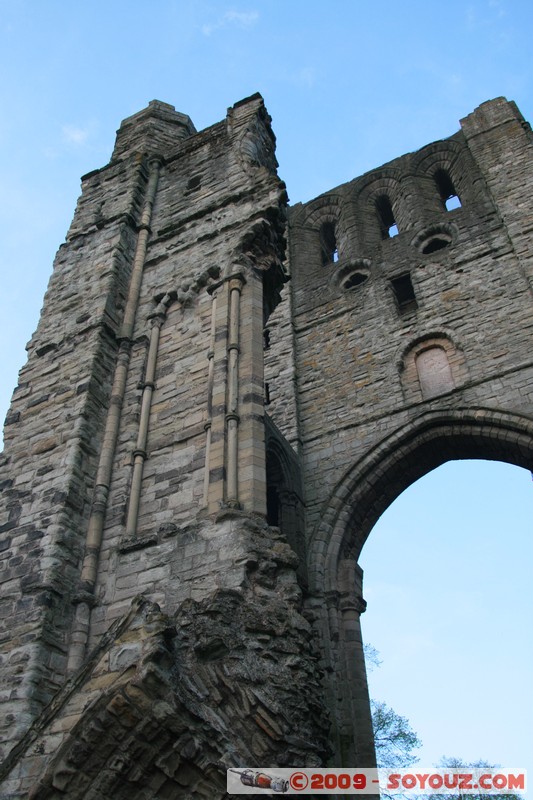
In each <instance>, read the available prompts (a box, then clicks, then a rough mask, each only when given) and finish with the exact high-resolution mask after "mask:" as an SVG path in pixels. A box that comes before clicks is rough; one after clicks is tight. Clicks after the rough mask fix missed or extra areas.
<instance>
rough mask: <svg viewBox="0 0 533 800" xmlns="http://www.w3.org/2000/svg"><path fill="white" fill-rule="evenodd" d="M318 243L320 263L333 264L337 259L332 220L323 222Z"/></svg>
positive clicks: (335, 236)
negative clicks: (320, 251) (320, 254)
mask: <svg viewBox="0 0 533 800" xmlns="http://www.w3.org/2000/svg"><path fill="white" fill-rule="evenodd" d="M320 244H321V247H322V264H323V266H326V264H335V263H336V262H337V261H338V260H339V251H338V248H337V235H336V232H335V225H334V223H333V222H324V224H323V225H322V227H321V228H320Z"/></svg>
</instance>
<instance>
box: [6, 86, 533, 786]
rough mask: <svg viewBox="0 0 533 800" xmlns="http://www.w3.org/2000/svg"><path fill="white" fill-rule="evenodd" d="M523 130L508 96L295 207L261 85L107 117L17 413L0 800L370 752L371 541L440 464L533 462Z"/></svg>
mask: <svg viewBox="0 0 533 800" xmlns="http://www.w3.org/2000/svg"><path fill="white" fill-rule="evenodd" d="M531 144H532V138H531V131H530V128H529V125H528V124H527V123H525V122H524V120H523V118H522V116H521V115H520V113H519V111H518V109H517V108H516V106H515V105H514V103H510V102H507V101H506V100H505V99H503V98H499V99H496V100H493V101H490V102H487V103H484V104H483V105H482V106H480V107H479V108H478V109H476V110H475V111H474V112H473V113H472V114H470V115H469V116H468V117H466V118H465V119H464V120H462V122H461V129H460V130H459V131H458V132H457V133H456V134H454V135H453V136H451V137H450V138H448V139H445V140H442V141H439V142H435V143H433V144H429V145H427V146H426V147H424V148H422V149H421V150H420V151H418V152H416V153H412V154H408V155H405V156H401V157H400V158H397V159H395V160H394V161H392V162H390V163H389V164H386V165H384V166H383V167H380V168H379V169H376V170H373V171H371V172H369V173H367V174H365V175H363V176H362V177H359V178H356V179H355V180H353V181H351V182H349V183H346V184H344V185H342V186H339V187H337V188H335V189H333V190H331V191H330V192H327V193H325V194H323V195H321V196H320V197H318V198H316V199H314V200H312V201H310V202H308V203H305V204H301V203H299V204H297V205H295V206H293V207H291V208H289V207H288V205H287V194H286V191H285V185H284V184H283V183H282V182H281V181H280V179H279V178H278V176H277V172H276V168H277V162H276V158H275V152H274V151H275V140H274V135H273V133H272V129H271V126H270V118H269V116H268V114H267V112H266V110H265V107H264V104H263V101H262V99H261V97H260V96H259V95H255V96H253V97H250V98H248V99H246V100H243V101H242V102H240V103H237V104H236V105H235V106H233V107H232V108H231V109H229V111H228V114H227V116H226V118H225V119H224V120H223V121H222V122H220V123H218V124H216V125H213V126H212V127H210V128H207V129H206V130H203V131H200V132H196V130H195V128H194V126H193V124H192V122H191V120H190V119H189V117H187V116H185V115H184V114H181V113H178V112H176V111H175V110H174V108H173V107H172V106H169V105H167V104H165V103H161V102H157V101H154V102H152V103H150V104H149V105H148V107H147V108H146V109H144V110H143V111H141V112H139V113H138V114H135V115H134V116H132V117H130V118H128V119H126V120H125V121H124V122H123V123H122V125H121V127H120V129H119V131H118V135H117V140H116V145H115V149H114V151H113V154H112V157H111V161H110V162H109V164H108V165H107V166H105V167H103V168H102V169H99V170H96V171H94V172H92V173H90V174H88V175H86V176H85V177H84V178H83V181H82V194H81V197H80V199H79V202H78V206H77V209H76V212H75V215H74V220H73V222H72V225H71V227H70V230H69V232H68V234H67V239H66V242H65V244H63V245H62V246H61V247H60V249H59V252H58V254H57V258H56V261H55V265H54V272H53V275H52V278H51V280H50V284H49V287H48V291H47V294H46V297H45V303H44V309H43V313H42V317H41V320H40V323H39V326H38V328H37V331H36V332H35V334H34V336H33V337H32V339H31V341H30V343H29V345H28V362H27V364H26V365H25V366H24V367H23V369H22V370H21V373H20V381H19V385H18V386H17V388H16V389H15V393H14V395H13V401H12V405H11V408H10V411H9V414H8V416H7V418H6V427H5V451H4V453H3V455H2V456H1V459H2V460H1V463H0V469H1V472H0V487H1V489H2V504H1V518H0V532H1V533H0V558H1V560H0V582H1V587H2V588H1V592H0V611H1V613H0V619H1V626H2V627H1V636H2V643H1V649H0V673H1V684H0V686H1V688H0V707H1V709H2V711H1V713H0V742H1V744H0V746H1V757H2V759H3V761H2V766H1V767H0V787H1V789H0V792H1V796H2V797H3V798H6V799H7V798H9V799H10V800H15V798H17V799H19V798H26V797H28V798H32V800H44V799H45V798H47V799H52V798H53V799H54V800H55V799H56V798H71V799H74V798H76V799H78V798H79V799H80V800H81V798H86V799H87V800H89V798H99V800H102V799H103V800H106V799H107V798H109V800H111V799H112V800H121V799H122V798H127V800H131V799H132V798H135V800H141V799H142V800H148V799H149V798H150V799H151V798H153V800H156V798H161V799H164V798H178V797H183V798H186V797H187V798H189V797H194V798H205V799H206V800H208V799H209V800H214V799H215V798H223V797H225V796H226V795H225V791H226V790H225V785H226V784H225V769H226V768H227V767H232V766H254V765H257V766H260V767H266V766H269V765H270V766H273V765H277V766H280V767H281V766H306V765H309V766H311V765H322V764H325V763H331V764H332V765H334V766H354V767H355V766H359V767H371V766H373V765H374V764H375V755H374V748H373V739H372V727H371V719H370V710H369V700H368V690H367V684H366V674H365V665H364V658H363V652H362V641H361V629H360V615H361V613H362V612H363V611H364V610H365V606H366V603H365V601H364V599H363V588H362V571H361V569H360V567H359V566H358V556H359V553H360V551H361V548H362V546H363V544H364V541H365V539H366V537H367V536H368V534H369V532H370V530H371V528H372V526H373V524H374V523H375V521H376V520H377V518H378V517H379V515H380V514H381V513H382V511H384V509H385V508H386V507H387V506H388V505H389V504H390V503H391V502H392V500H394V499H395V498H396V497H397V496H398V495H399V494H400V492H401V491H403V489H404V488H406V487H407V486H408V485H409V484H411V483H412V482H413V481H414V480H416V479H417V478H419V477H421V476H422V475H423V474H425V473H427V472H428V471H430V470H431V469H433V468H434V467H437V466H438V465H440V464H442V463H443V462H445V461H447V460H449V459H457V458H475V457H479V458H488V459H499V460H504V461H509V462H512V463H514V464H517V465H520V466H525V467H527V468H529V469H530V468H531V466H532V464H533V457H532V456H533V356H532V352H533V347H532V345H533V313H532V312H533V298H532V280H533V246H532V244H533V242H532V237H533V221H532V220H533V217H532V203H531V196H532V189H533V171H532V159H531Z"/></svg>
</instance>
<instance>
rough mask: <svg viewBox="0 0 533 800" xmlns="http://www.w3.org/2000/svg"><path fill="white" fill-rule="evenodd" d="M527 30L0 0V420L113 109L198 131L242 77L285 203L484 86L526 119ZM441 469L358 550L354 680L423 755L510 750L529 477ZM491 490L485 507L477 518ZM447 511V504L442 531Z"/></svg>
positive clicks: (439, 13) (438, 120) (467, 106)
mask: <svg viewBox="0 0 533 800" xmlns="http://www.w3.org/2000/svg"><path fill="white" fill-rule="evenodd" d="M532 33H533V3H531V2H530V0H523V1H522V2H520V0H515V1H513V0H472V1H471V2H469V0H461V1H460V2H459V1H458V0H447V2H446V3H443V2H431V0H425V2H421V1H419V0H414V1H413V0H406V2H404V3H403V4H400V3H398V2H391V0H382V2H380V3H376V2H367V1H366V0H364V1H363V0H332V1H331V2H330V3H328V4H326V3H324V2H321V3H318V2H314V1H313V0H307V1H306V2H304V1H303V0H284V1H283V2H282V1H281V0H269V2H266V0H263V1H262V2H258V1H257V0H250V2H234V3H231V2H218V1H215V2H204V0H194V2H192V1H191V2H186V1H183V2H172V0H152V2H150V3H147V2H139V0H128V2H126V1H125V0H106V2H103V0H92V2H91V3H76V2H72V3H68V2H66V1H65V0H62V1H61V2H60V1H59V0H47V1H46V2H42V0H17V1H15V0H11V1H10V0H0V99H1V102H2V115H1V119H0V162H1V163H0V189H1V191H0V275H1V293H0V342H2V352H1V363H2V380H1V384H0V413H1V414H2V416H3V414H4V413H5V411H6V410H7V406H8V403H9V397H10V395H11V391H12V388H13V387H14V385H15V384H16V375H17V370H18V369H19V368H20V366H21V365H22V363H23V361H24V345H25V343H26V342H27V340H28V339H29V337H30V335H31V333H32V331H33V330H34V328H35V326H36V323H37V319H38V314H39V309H40V307H41V303H42V297H43V294H44V290H45V288H46V284H47V281H48V277H49V274H50V270H51V264H52V260H53V256H54V253H55V251H56V249H57V247H58V246H59V244H60V243H61V242H62V241H63V239H64V236H65V233H66V230H67V228H68V225H69V223H70V220H71V218H72V214H73V210H74V206H75V203H76V199H77V196H78V193H79V185H80V176H81V175H82V174H84V173H86V172H88V171H90V170H92V169H95V168H97V167H100V166H103V165H104V164H105V163H106V162H107V161H108V159H109V157H110V154H111V150H112V147H113V142H114V136H115V131H116V129H117V127H118V126H119V124H120V121H121V120H122V119H123V118H124V117H126V116H128V115H130V114H132V113H134V112H136V111H138V110H139V109H141V108H143V107H144V106H146V104H147V103H148V101H150V100H152V99H154V98H157V99H159V100H163V101H166V102H169V103H172V104H173V105H175V106H176V108H177V109H178V110H179V111H182V112H185V113H187V114H189V115H190V116H191V118H192V119H193V121H194V123H195V125H196V127H197V128H198V129H200V128H203V127H206V126H207V125H210V124H212V123H214V122H216V121H218V120H219V119H222V118H223V117H224V115H225V112H226V108H227V107H228V106H230V105H232V104H233V103H234V102H236V101H237V100H240V99H241V98H243V97H246V96H248V95H250V94H252V93H253V92H256V91H260V92H261V93H262V94H263V96H264V98H265V101H266V104H267V107H268V109H269V111H270V113H271V115H272V117H273V125H274V130H275V132H276V135H277V137H278V160H279V162H280V175H281V177H282V178H283V179H284V180H285V181H286V183H287V186H288V191H289V195H290V198H291V201H292V202H298V201H300V200H303V201H305V200H308V199H310V198H311V197H314V196H316V195H318V194H320V193H321V192H323V191H326V190H327V189H330V188H332V187H334V186H336V185H337V184H339V183H342V182H344V181H347V180H351V179H352V178H354V177H356V176H357V175H360V174H361V173H363V172H365V171H366V170H369V169H372V168H374V167H378V166H380V165H381V164H383V163H384V162H386V161H388V160H389V159H391V158H394V157H396V156H399V155H402V154H403V153H405V152H408V151H412V150H416V149H417V148H419V147H421V146H423V145H425V144H427V143H429V142H431V141H434V140H436V139H439V138H444V137H446V136H449V135H450V134H452V133H454V132H455V131H456V130H457V129H458V127H459V124H458V121H459V119H460V118H462V117H463V116H465V115H467V114H468V113H470V112H471V111H472V110H473V109H474V108H475V107H476V106H477V105H479V104H480V103H481V102H483V101H485V100H487V99H490V98H493V97H497V96H499V95H504V96H506V97H507V98H508V99H513V100H515V101H516V102H517V103H518V105H519V107H520V108H521V110H522V112H523V113H524V115H525V117H526V118H527V119H530V120H531V119H533V85H532V69H531V36H532ZM460 469H462V470H470V471H469V472H468V473H466V474H465V473H463V472H461V473H456V472H454V469H453V468H452V467H451V466H450V465H447V466H445V467H444V468H442V469H441V470H439V471H438V472H436V473H434V474H432V475H431V476H429V477H428V478H427V479H426V480H427V481H430V482H431V484H432V485H431V491H430V489H429V488H428V487H425V488H424V487H423V488H422V490H421V495H420V496H418V499H415V500H413V501H412V502H413V510H411V511H410V512H407V511H405V508H406V504H407V503H408V502H411V501H409V497H410V496H411V493H414V494H413V497H417V494H416V493H417V491H418V485H417V486H415V487H413V488H412V489H411V490H409V491H408V492H406V493H405V494H404V495H403V496H402V497H401V498H400V500H399V501H397V505H398V507H399V509H400V510H399V511H397V510H396V504H395V506H394V507H393V508H392V509H391V510H390V511H389V512H388V514H387V515H386V516H385V517H383V519H382V521H381V523H380V524H379V527H378V528H376V529H375V530H374V531H373V533H372V535H371V537H370V541H369V543H368V546H367V548H365V551H364V552H363V557H362V562H363V566H364V567H365V571H366V587H367V588H366V595H367V598H368V600H369V609H368V612H367V614H366V615H365V617H364V618H363V621H364V624H365V633H366V636H367V638H368V639H369V640H370V641H371V642H372V643H373V644H374V646H376V647H377V648H378V649H379V650H380V651H381V653H382V656H383V658H384V664H383V666H382V667H381V668H380V670H378V671H376V672H375V673H374V674H373V675H372V685H373V687H375V688H374V690H375V693H376V695H377V696H378V697H379V698H380V699H383V700H385V701H387V702H389V703H390V704H391V705H393V706H394V707H395V708H397V710H398V711H399V712H400V713H402V714H404V715H406V716H407V717H409V718H410V719H411V721H412V723H413V726H414V727H415V728H416V729H417V731H418V733H419V735H420V737H421V738H422V740H423V741H424V742H425V743H426V746H427V750H426V752H425V753H424V760H425V762H426V763H430V762H431V761H433V760H436V759H437V758H438V757H439V756H440V755H443V754H446V755H458V756H463V757H465V758H488V759H492V760H496V761H499V762H500V763H502V764H503V765H509V766H515V765H518V766H521V765H523V764H524V763H525V759H526V757H527V755H528V752H529V751H530V750H531V749H532V748H531V746H529V748H528V747H527V745H528V744H531V734H530V726H531V719H532V718H533V708H532V706H533V701H532V697H531V689H530V684H531V680H530V678H528V676H527V674H526V673H527V672H528V671H529V669H530V667H529V665H530V664H531V661H532V658H531V657H532V652H531V647H532V645H531V624H530V619H529V616H528V614H530V612H531V606H532V591H531V588H530V586H529V585H528V584H529V581H528V576H527V574H526V572H525V566H524V565H531V563H532V556H533V552H532V549H533V545H532V542H531V527H532V526H531V496H532V495H531V492H532V491H533V485H532V483H531V480H530V477H529V475H528V474H527V473H526V472H525V471H517V470H513V468H510V467H507V466H497V465H489V467H484V466H483V464H478V465H477V466H476V467H475V468H474V469H472V468H471V467H469V466H468V465H467V464H462V465H461V467H460ZM485 469H490V470H491V472H490V477H489V473H486V472H485V471H484V470H485ZM494 470H496V472H494ZM494 475H495V476H496V477H493V476H494ZM517 476H518V477H517ZM435 482H437V483H435ZM491 482H492V483H491ZM433 484H435V485H433ZM450 486H453V487H455V488H458V489H461V490H462V495H464V496H463V497H462V499H461V500H459V499H457V502H454V504H449V503H443V502H442V497H444V496H446V492H447V491H449V487H450ZM489 486H490V487H492V488H491V490H490V491H489V494H488V495H487V496H486V497H485V498H484V499H479V497H477V494H476V492H477V491H478V490H480V491H482V490H483V489H487V487H489ZM476 498H477V499H476ZM496 499H498V500H499V501H500V502H501V504H502V506H501V509H503V510H502V511H501V512H499V513H501V516H500V517H498V516H497V514H496V512H495V511H494V510H493V509H492V506H490V508H491V510H490V512H489V513H487V507H488V505H489V501H491V503H492V501H493V500H494V501H495V500H496ZM437 505H438V508H439V512H438V514H436V513H435V508H436V506H437ZM450 505H453V507H454V509H455V511H456V512H457V516H456V517H455V518H454V519H453V520H452V521H450V522H449V523H447V524H444V526H442V525H441V524H440V523H441V517H442V514H443V513H444V510H450V508H449V506H450ZM511 512H512V513H511ZM496 520H498V521H497V522H496ZM437 522H438V523H439V525H438V526H437ZM415 523H416V524H415ZM489 542H490V544H489ZM436 554H438V558H437V556H436ZM481 557H483V562H482V563H483V568H482V569H481V568H480V566H479V565H480V558H481ZM463 559H464V563H463ZM506 559H507V560H506ZM466 563H468V564H470V567H468V569H469V570H470V572H469V571H468V569H467V567H466V566H465V564H466ZM429 566H431V569H430V568H429ZM437 567H438V568H439V569H442V570H443V572H442V574H441V576H440V577H439V578H438V579H437V578H435V577H433V575H434V573H433V571H432V570H433V569H434V568H435V569H436V568H437ZM463 570H467V571H466V572H464V571H463ZM471 573H474V574H473V575H472V577H471ZM402 576H405V578H407V576H408V579H404V578H403V577H402ZM474 577H475V578H476V579H477V580H480V583H476V584H475V586H476V587H477V588H474ZM517 592H518V594H517ZM402 604H403V605H402ZM402 609H403V611H402ZM435 620H446V621H447V625H444V623H442V625H441V623H440V622H439V623H438V625H436V623H435ZM480 630H481V631H483V635H482V636H481V635H480V633H479V631H480ZM442 636H444V637H446V638H447V640H448V643H447V644H446V643H442V642H440V638H439V637H442ZM456 637H461V638H460V639H459V638H456ZM506 679H509V683H510V686H509V688H508V689H507V690H506V691H505V692H501V691H500V690H499V689H498V690H496V688H495V687H497V685H498V683H501V681H502V680H506ZM528 692H529V694H528ZM480 698H484V702H486V703H488V704H489V708H490V715H489V718H488V719H489V721H487V717H486V716H483V715H481V712H480V710H479V703H480V702H481V701H480ZM439 704H440V705H439ZM454 704H455V705H454ZM476 726H477V727H476ZM532 779H533V765H532Z"/></svg>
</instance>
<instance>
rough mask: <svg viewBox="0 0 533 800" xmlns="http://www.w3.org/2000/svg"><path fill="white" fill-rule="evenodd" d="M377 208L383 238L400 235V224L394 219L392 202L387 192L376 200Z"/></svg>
mask: <svg viewBox="0 0 533 800" xmlns="http://www.w3.org/2000/svg"><path fill="white" fill-rule="evenodd" d="M376 210H377V212H378V218H379V223H380V228H381V237H382V239H392V237H393V236H397V235H398V232H399V231H398V225H397V223H396V220H395V219H394V212H393V210H392V204H391V201H390V199H389V198H388V197H387V195H386V194H382V195H381V197H378V199H377V200H376Z"/></svg>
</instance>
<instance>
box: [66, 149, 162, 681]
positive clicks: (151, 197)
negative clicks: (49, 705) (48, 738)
mask: <svg viewBox="0 0 533 800" xmlns="http://www.w3.org/2000/svg"><path fill="white" fill-rule="evenodd" d="M160 168H161V160H160V159H159V158H154V159H151V160H150V162H149V174H148V183H147V188H146V195H145V199H144V206H143V211H142V215H141V221H140V223H139V233H138V237H137V245H136V248H135V255H134V259H133V265H132V271H131V278H130V284H129V289H128V297H127V301H126V308H125V311H124V318H123V321H122V325H121V328H120V331H119V340H120V347H119V353H118V358H117V363H116V367H115V376H114V380H113V388H112V390H111V398H110V402H109V410H108V413H107V419H106V424H105V431H104V438H103V444H102V450H101V453H100V460H99V462H98V469H97V473H96V481H95V488H94V495H93V504H92V510H91V516H90V518H89V526H88V530H87V539H86V544H85V555H84V557H83V562H82V568H81V577H80V591H79V592H78V594H77V596H76V597H75V600H74V602H75V604H76V611H75V616H74V623H73V628H72V634H71V640H70V651H69V659H68V671H69V672H73V671H75V670H76V669H78V668H79V667H80V666H81V665H82V663H83V659H84V656H85V650H86V647H87V641H88V638H89V629H90V617H91V608H92V606H93V603H94V587H95V584H96V577H97V570H98V559H99V555H100V548H101V545H102V535H103V530H104V522H105V514H106V509H107V500H108V495H109V487H110V484H111V476H112V469H113V459H114V455H115V449H116V443H117V437H118V432H119V426H120V418H121V413H122V404H123V400H124V393H125V390H126V379H127V376H128V367H129V363H130V354H131V345H132V339H133V330H134V325H135V316H136V313H137V306H138V303H139V294H140V291H141V285H142V276H143V270H144V262H145V260H146V249H147V246H148V239H149V236H150V223H151V220H152V210H153V205H154V201H155V196H156V192H157V184H158V180H159V171H160Z"/></svg>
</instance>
